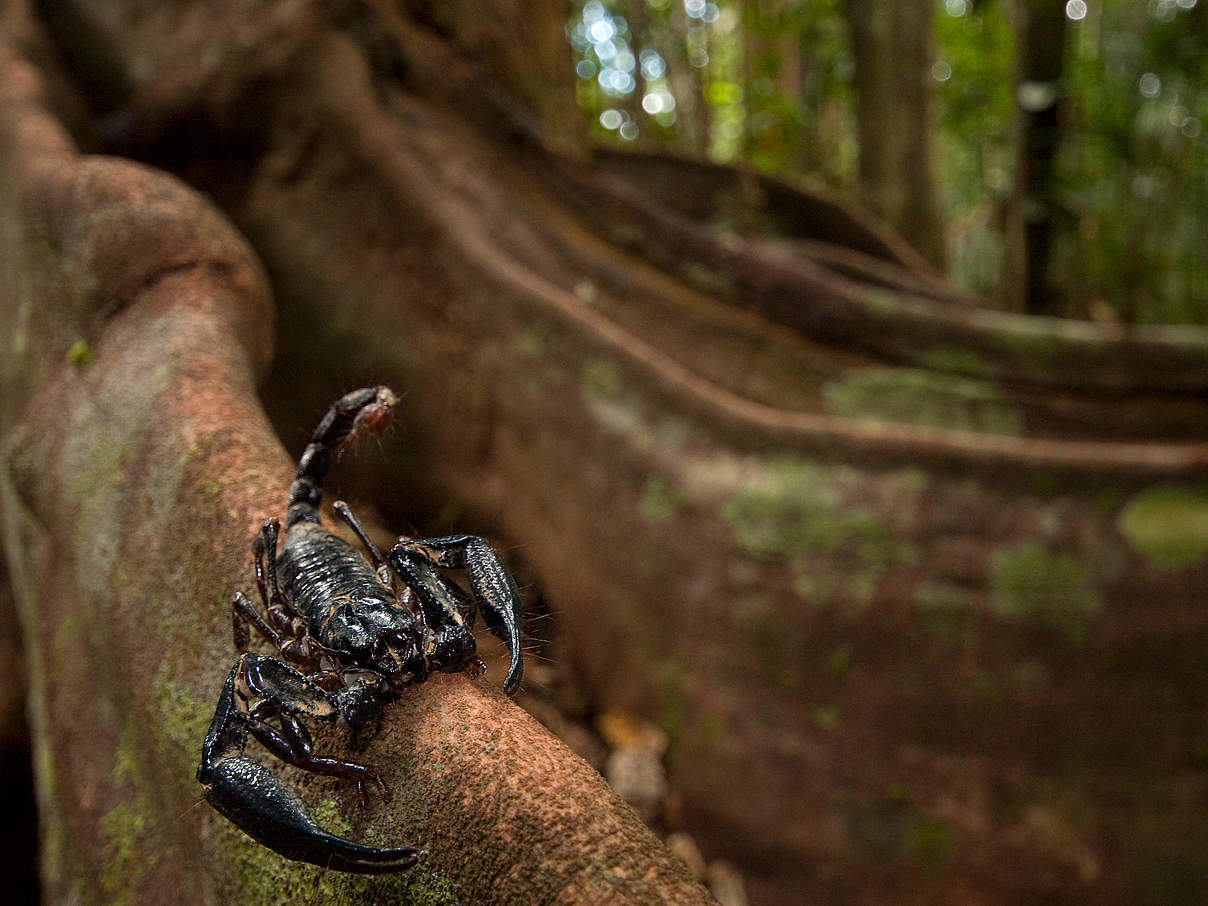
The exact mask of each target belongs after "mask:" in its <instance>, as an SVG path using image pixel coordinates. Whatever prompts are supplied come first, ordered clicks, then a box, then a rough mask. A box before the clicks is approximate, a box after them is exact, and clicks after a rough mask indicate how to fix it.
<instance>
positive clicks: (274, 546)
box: [197, 387, 522, 873]
mask: <svg viewBox="0 0 1208 906" xmlns="http://www.w3.org/2000/svg"><path fill="white" fill-rule="evenodd" d="M394 404H395V397H394V394H393V393H391V391H390V390H389V389H387V388H385V387H369V388H364V389H361V390H356V391H353V392H352V393H349V394H346V395H345V396H343V397H341V398H340V399H339V400H337V401H336V403H335V404H334V405H333V406H332V407H331V409H329V410H328V412H327V414H326V415H325V416H324V418H323V419H322V421H320V423H319V425H318V427H317V428H316V429H315V432H314V435H313V436H312V438H311V442H310V444H309V445H308V446H307V448H306V450H305V451H304V452H303V454H302V456H301V458H300V459H299V461H298V470H297V476H296V478H295V480H294V482H293V484H292V485H291V486H290V491H289V501H288V505H287V509H286V514H285V540H284V542H283V543H282V544H281V545H280V550H279V551H278V546H279V545H278V536H279V534H280V523H279V522H278V520H277V519H275V518H274V519H268V520H266V521H265V523H264V525H263V526H262V527H261V530H260V532H259V533H258V534H257V535H256V538H255V540H254V541H253V544H252V552H253V556H254V560H255V574H256V586H257V590H258V592H259V597H260V601H261V604H262V607H263V611H264V612H263V614H262V613H261V612H260V611H259V610H257V609H256V608H255V607H254V606H253V605H252V603H251V602H250V601H249V600H248V598H247V597H246V596H245V595H244V594H243V593H242V592H236V593H235V596H234V599H233V601H232V605H231V606H232V615H233V628H234V636H235V643H236V646H237V647H239V648H240V649H245V648H246V647H247V644H248V641H249V629H248V628H249V626H250V627H253V628H255V629H256V630H257V631H258V632H259V633H260V634H261V635H262V636H264V637H265V638H266V639H268V640H269V641H270V642H272V643H273V644H274V645H275V646H276V647H277V648H278V650H279V651H280V654H281V657H280V658H276V657H269V656H265V655H260V654H255V653H251V652H246V651H245V653H243V654H241V655H240V656H239V658H238V660H236V662H235V665H234V667H232V669H231V671H230V674H229V675H228V676H227V680H226V683H225V684H224V685H223V688H222V692H221V694H220V696H219V700H218V706H217V708H216V710H215V714H214V719H213V721H212V722H211V724H210V729H209V731H208V732H207V733H206V737H205V741H204V743H203V745H202V758H201V764H200V766H199V767H198V770H197V779H198V780H199V781H201V783H203V784H205V798H206V800H207V801H208V802H209V803H210V804H211V805H213V806H214V808H215V809H217V810H218V811H219V812H220V813H222V814H223V815H225V816H226V817H227V818H228V819H230V820H231V821H232V822H234V823H235V824H236V825H237V826H239V827H240V828H241V829H242V830H243V831H244V832H245V833H247V834H248V835H249V836H250V837H252V838H253V839H255V840H257V841H259V842H260V843H263V844H264V845H266V846H268V847H270V848H272V849H274V850H276V851H277V852H279V853H281V854H282V855H284V856H286V857H288V858H291V859H296V860H300V861H306V862H312V863H315V864H317V865H322V866H325V867H329V868H333V869H339V870H342V871H352V872H366V873H372V872H389V871H399V870H401V869H403V868H406V867H407V866H409V865H410V864H412V862H413V861H414V859H415V855H416V851H415V850H414V849H413V848H411V847H408V846H403V847H395V848H377V847H372V846H366V845H364V844H360V843H356V842H354V841H351V840H347V839H344V838H342V837H338V836H335V835H334V834H331V833H329V832H327V831H325V830H323V829H322V828H321V827H319V826H318V825H317V824H316V823H315V822H314V821H313V819H311V818H310V816H309V815H308V814H307V812H306V810H305V808H304V807H303V805H302V803H301V802H300V801H299V800H298V799H297V797H296V796H294V794H293V793H292V792H290V791H289V790H288V789H287V788H286V787H285V786H284V785H283V784H282V783H281V782H280V781H279V780H278V779H277V778H276V777H275V776H274V775H273V774H272V773H271V772H270V771H269V770H268V769H267V768H265V767H264V766H263V765H261V764H260V763H259V762H256V761H253V760H251V759H249V758H247V757H245V756H244V749H245V746H246V744H247V737H248V736H249V735H251V736H253V737H255V738H256V739H257V740H259V741H260V743H261V744H262V745H264V747H265V748H267V749H268V750H269V751H270V752H272V753H273V754H274V755H276V756H277V757H278V758H280V759H282V760H283V761H286V762H288V763H290V764H293V765H295V766H297V767H300V768H302V769H304V770H309V771H313V772H316V773H320V774H328V775H333V776H337V777H346V778H348V779H351V780H353V781H355V783H356V787H357V794H358V797H359V799H360V801H361V803H362V804H365V802H366V788H367V786H368V785H372V786H374V787H375V788H376V789H377V790H378V792H379V793H380V794H382V795H383V796H386V795H388V791H387V789H386V787H385V784H384V783H383V782H382V780H381V778H380V776H379V775H378V772H377V771H376V769H374V768H373V767H371V766H369V765H364V764H359V763H356V762H352V761H345V760H342V759H336V758H326V757H320V756H316V755H315V754H314V753H313V751H312V749H313V746H312V741H311V737H310V733H309V732H308V731H307V730H306V728H305V726H304V725H303V724H302V722H301V719H302V718H310V719H314V720H324V721H333V722H338V723H342V724H344V725H346V726H349V727H351V728H353V729H357V728H359V727H361V726H363V725H365V724H366V723H368V722H369V721H371V720H373V719H374V718H375V717H376V716H377V715H378V714H379V713H380V711H381V709H382V707H383V706H384V705H385V704H387V703H389V702H390V701H392V700H393V699H395V698H396V697H397V696H398V694H399V693H400V691H401V690H402V689H404V688H406V687H407V686H411V685H415V684H417V683H422V682H423V681H424V680H425V679H427V677H428V676H429V675H430V674H431V673H433V672H445V673H453V672H458V671H466V672H468V673H470V674H471V675H474V676H477V675H479V674H480V673H481V672H482V671H483V669H484V668H483V665H482V662H481V661H480V660H479V659H478V657H477V655H476V645H475V641H474V636H473V634H472V632H471V627H472V625H473V623H474V619H475V616H476V613H477V611H478V610H479V609H481V610H482V612H483V616H484V618H485V620H486V623H487V625H488V627H489V628H490V629H491V631H492V632H493V633H494V634H495V635H497V636H499V637H500V638H501V639H503V640H504V641H505V642H506V643H507V645H508V649H509V652H510V655H511V659H510V664H509V668H508V674H507V677H506V678H505V680H504V684H503V685H504V691H505V692H507V693H508V694H509V695H511V694H514V693H515V691H516V690H517V689H518V688H519V685H520V680H521V676H522V662H521V649H520V631H519V623H520V604H519V598H518V596H517V593H516V586H515V583H514V582H513V580H512V578H511V576H510V574H509V573H508V571H507V569H506V568H505V567H504V566H503V563H502V562H501V561H500V559H499V557H498V555H497V554H496V553H495V552H494V550H492V549H491V547H490V546H489V545H488V544H487V543H486V542H485V541H483V540H482V539H481V538H479V537H477V536H475V535H449V536H445V537H441V538H430V539H420V540H413V539H407V538H400V539H398V543H397V544H395V545H394V546H393V547H392V548H391V549H390V550H389V551H387V552H386V554H385V555H384V556H383V554H382V553H381V551H379V550H378V548H377V547H376V546H375V545H374V544H373V542H372V541H371V540H370V539H369V537H368V536H367V534H366V533H365V531H364V529H363V528H362V526H361V525H360V523H359V522H358V521H357V519H356V517H355V516H354V515H353V514H352V511H351V510H350V509H349V508H348V507H347V505H345V504H344V503H342V502H339V501H337V502H336V503H335V504H333V509H335V511H336V513H337V515H339V516H340V518H341V519H342V520H343V521H344V522H345V523H347V524H348V526H349V527H350V528H351V529H352V530H353V532H354V533H355V534H356V535H357V537H358V538H359V539H360V541H361V542H362V544H364V545H365V548H366V549H367V551H368V553H369V556H370V558H371V560H372V564H371V563H370V562H367V561H366V560H365V558H364V557H363V556H362V555H361V554H360V552H358V551H357V550H356V548H354V547H353V546H352V545H351V544H349V543H348V542H347V541H345V540H344V539H343V538H341V537H340V536H339V535H336V534H334V533H332V532H331V531H329V530H328V529H326V528H325V527H324V526H323V524H322V522H321V521H320V518H319V503H320V501H321V499H322V484H323V479H324V477H325V476H326V474H327V471H328V469H329V468H330V465H331V462H332V459H333V458H334V456H335V455H336V453H337V452H338V451H339V450H340V449H342V448H343V447H344V446H346V445H347V444H348V443H350V442H351V441H352V440H353V439H355V438H356V437H357V436H359V435H360V434H363V433H367V432H372V431H378V430H381V429H382V428H383V427H384V426H385V425H386V424H388V423H389V421H390V417H391V413H392V410H393V407H394ZM438 567H439V568H454V569H464V570H465V572H466V575H467V577H468V578H469V581H470V587H471V589H472V590H473V593H472V595H471V594H466V593H465V592H464V591H462V590H461V588H460V587H459V586H457V585H455V584H453V583H451V582H450V581H448V580H447V579H446V578H445V577H444V576H443V575H442V574H441V572H440V570H439V569H438ZM398 582H401V583H402V585H403V589H402V591H401V593H400V592H397V591H396V585H397V583H398ZM287 662H288V663H287Z"/></svg>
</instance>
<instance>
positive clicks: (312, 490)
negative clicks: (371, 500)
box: [285, 387, 397, 528]
mask: <svg viewBox="0 0 1208 906" xmlns="http://www.w3.org/2000/svg"><path fill="white" fill-rule="evenodd" d="M396 402H397V398H396V397H395V395H394V393H393V392H391V390H390V388H389V387H362V388H361V389H360V390H354V391H352V393H347V394H345V395H344V396H342V397H340V398H339V399H338V400H336V402H335V404H334V405H333V406H332V407H331V408H330V409H328V410H327V414H326V415H324V416H323V420H322V421H320V422H319V426H318V427H317V428H315V433H314V434H313V435H312V436H311V439H310V443H309V444H307V446H306V449H305V450H303V451H302V456H301V458H300V459H299V460H298V476H297V478H295V479H294V483H293V484H292V485H290V487H289V508H288V509H287V510H286V513H285V525H286V527H287V528H288V527H289V526H291V525H293V524H294V523H296V522H318V521H319V501H321V500H322V499H323V479H324V478H326V477H327V470H328V469H330V468H331V462H332V458H333V456H334V454H336V453H337V452H338V451H339V450H341V449H342V448H343V447H345V446H347V445H348V444H349V443H351V442H352V441H353V440H354V439H355V438H356V437H357V436H358V435H360V434H365V433H372V432H375V431H380V430H382V429H383V428H385V427H386V426H387V425H389V424H390V419H391V416H392V415H393V413H394V404H395V403H396Z"/></svg>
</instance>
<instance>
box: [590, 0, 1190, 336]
mask: <svg viewBox="0 0 1208 906" xmlns="http://www.w3.org/2000/svg"><path fill="white" fill-rule="evenodd" d="M1008 7H1009V4H1007V3H1005V2H997V3H994V2H976V3H975V2H973V0H944V2H943V3H937V10H936V14H935V16H934V46H935V51H934V54H935V63H934V66H933V67H932V71H931V77H932V80H931V83H930V84H931V85H932V88H933V98H934V101H935V130H936V135H935V138H936V142H935V144H936V147H937V149H938V158H939V159H938V164H939V166H938V177H939V185H940V189H941V194H942V199H943V205H944V220H945V222H946V224H947V231H948V235H947V246H948V259H949V262H950V271H951V274H950V276H951V277H952V278H953V280H954V282H955V283H956V284H957V285H958V286H962V287H965V288H967V289H971V290H973V291H976V292H980V293H984V294H987V295H990V296H993V295H995V294H996V292H997V290H998V287H999V282H1000V280H1001V277H1002V273H1003V262H1004V256H1005V243H1006V240H1005V237H1004V232H1003V224H1004V217H1003V211H1004V205H1005V202H1006V200H1007V196H1008V194H1009V192H1010V187H1011V184H1012V181H1013V174H1014V168H1015V156H1016V148H1015V128H1014V123H1013V119H1014V107H1015V101H1014V97H1013V88H1012V73H1013V71H1014V66H1015V56H1016V49H1015V38H1014V34H1013V30H1012V27H1011V24H1010V21H1009V18H1008V14H1007V13H1008ZM1086 7H1087V9H1086V13H1085V15H1084V17H1083V18H1081V19H1074V18H1071V19H1070V20H1069V21H1067V23H1066V28H1065V32H1066V44H1067V46H1066V57H1065V74H1066V78H1065V83H1064V85H1063V86H1061V89H1060V90H1061V103H1062V125H1063V133H1062V137H1061V147H1060V154H1059V156H1058V160H1057V169H1056V176H1055V179H1056V181H1057V185H1056V198H1057V204H1058V210H1057V211H1056V214H1055V221H1054V228H1055V234H1054V240H1053V250H1052V256H1051V274H1050V278H1051V279H1052V281H1053V282H1054V284H1055V285H1056V286H1057V288H1058V291H1059V293H1060V294H1061V295H1062V296H1063V297H1064V298H1065V300H1066V302H1065V305H1066V312H1067V313H1068V314H1070V315H1073V316H1076V317H1086V316H1088V315H1094V316H1096V317H1114V318H1118V319H1120V320H1124V321H1148V322H1193V323H1208V255H1205V254H1204V253H1203V240H1204V236H1205V235H1206V234H1208V228H1206V222H1205V221H1206V219H1208V53H1206V52H1205V51H1206V50H1208V3H1195V2H1192V0H1147V2H1138V0H1099V2H1093V3H1088V4H1086ZM845 12H846V6H845V4H842V3H840V2H839V0H810V2H805V0H788V2H770V0H747V2H742V3H739V2H737V0H645V2H642V0H585V2H577V3H575V4H573V7H572V11H571V15H570V18H569V21H568V25H567V36H568V39H569V41H570V44H571V46H572V48H573V58H574V63H575V65H576V67H577V71H578V74H579V76H580V78H579V82H578V99H579V104H580V106H581V108H582V109H583V111H584V114H585V116H586V118H587V121H588V123H589V128H590V130H591V132H592V135H593V136H594V137H595V138H597V139H599V140H603V141H613V142H621V143H623V144H624V143H633V142H646V143H652V144H658V145H671V146H675V147H678V148H681V149H684V150H687V151H690V152H693V153H699V154H709V155H711V156H712V157H713V158H714V159H717V160H722V161H729V160H736V159H740V160H743V161H745V162H747V163H750V164H752V165H754V166H755V167H756V168H758V169H760V170H764V171H768V172H776V173H782V174H786V175H794V174H809V175H812V176H817V177H821V178H822V179H823V180H824V181H825V182H826V183H827V184H829V185H831V186H835V187H839V188H842V189H852V188H853V187H854V182H855V173H856V161H857V158H858V148H857V144H856V128H855V118H854V94H853V90H852V72H853V55H852V51H851V47H850V36H849V32H848V28H847V22H846V19H845ZM907 238H910V237H907Z"/></svg>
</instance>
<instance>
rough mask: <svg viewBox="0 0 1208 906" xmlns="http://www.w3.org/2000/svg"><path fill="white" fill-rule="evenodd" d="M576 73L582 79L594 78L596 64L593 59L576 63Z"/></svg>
mask: <svg viewBox="0 0 1208 906" xmlns="http://www.w3.org/2000/svg"><path fill="white" fill-rule="evenodd" d="M575 74H576V75H577V76H578V77H579V78H581V79H590V78H593V77H594V76H595V74H596V64H595V63H593V62H592V61H591V60H580V61H579V62H578V63H576V64H575Z"/></svg>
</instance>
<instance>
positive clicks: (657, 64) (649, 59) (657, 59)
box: [638, 47, 667, 81]
mask: <svg viewBox="0 0 1208 906" xmlns="http://www.w3.org/2000/svg"><path fill="white" fill-rule="evenodd" d="M638 59H639V60H641V61H642V75H643V76H645V77H646V79H647V80H648V81H654V80H655V79H661V78H662V77H663V76H664V75H666V73H667V62H666V61H665V60H664V59H663V56H662V54H660V53H659V52H658V51H657V50H655V49H654V48H653V47H643V48H642V52H641V53H640V54H638Z"/></svg>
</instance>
